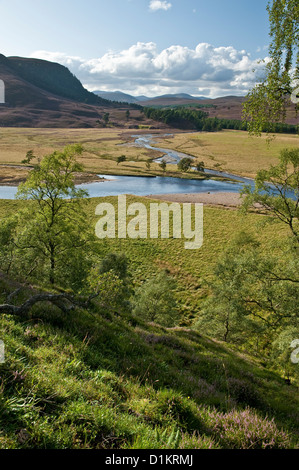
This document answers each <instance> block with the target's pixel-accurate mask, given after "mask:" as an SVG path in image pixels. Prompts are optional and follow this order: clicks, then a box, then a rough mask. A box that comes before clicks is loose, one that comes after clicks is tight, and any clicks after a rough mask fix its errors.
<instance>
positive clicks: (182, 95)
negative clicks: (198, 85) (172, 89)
mask: <svg viewBox="0 0 299 470" xmlns="http://www.w3.org/2000/svg"><path fill="white" fill-rule="evenodd" d="M161 98H162V99H163V98H180V99H185V100H192V101H194V100H208V99H209V98H206V97H205V96H192V95H188V93H174V94H168V95H161V96H156V97H155V98H151V99H161Z"/></svg>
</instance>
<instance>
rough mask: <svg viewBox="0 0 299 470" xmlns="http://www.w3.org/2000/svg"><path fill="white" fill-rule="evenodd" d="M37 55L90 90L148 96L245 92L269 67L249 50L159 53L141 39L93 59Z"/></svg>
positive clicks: (210, 48)
mask: <svg viewBox="0 0 299 470" xmlns="http://www.w3.org/2000/svg"><path fill="white" fill-rule="evenodd" d="M32 57H36V58H40V59H45V60H50V61H53V62H59V63H60V64H63V65H65V66H67V67H68V68H69V69H70V70H71V72H72V73H74V74H75V75H76V76H77V77H78V78H79V79H80V80H81V82H82V83H83V84H84V86H85V87H86V88H88V89H89V90H106V91H114V90H121V91H123V92H126V93H130V94H133V95H141V94H145V95H148V96H155V95H159V94H165V93H178V92H185V93H190V94H193V95H202V94H204V95H205V96H208V97H211V98H214V97H217V96H224V95H227V94H234V95H239V96H240V95H245V94H246V93H247V91H248V89H249V88H251V87H252V86H253V84H254V82H255V81H256V77H257V76H261V74H262V73H263V69H264V64H263V63H259V62H258V61H257V60H252V59H251V57H250V54H249V53H247V52H246V51H244V50H242V51H238V50H237V49H235V48H234V47H232V46H229V47H214V46H212V45H211V44H207V43H200V44H198V45H197V46H196V47H195V48H194V49H192V48H188V47H183V46H180V45H173V46H170V47H168V48H166V49H164V50H162V51H159V50H158V48H157V45H156V44H155V43H153V42H148V43H143V42H138V43H137V44H134V45H132V46H131V47H129V48H128V49H124V50H122V51H120V52H114V51H109V52H107V53H106V54H104V55H103V56H102V57H99V58H94V59H89V60H86V59H83V58H80V57H75V56H68V55H67V54H64V53H61V52H47V51H36V52H34V54H32ZM253 69H255V72H253Z"/></svg>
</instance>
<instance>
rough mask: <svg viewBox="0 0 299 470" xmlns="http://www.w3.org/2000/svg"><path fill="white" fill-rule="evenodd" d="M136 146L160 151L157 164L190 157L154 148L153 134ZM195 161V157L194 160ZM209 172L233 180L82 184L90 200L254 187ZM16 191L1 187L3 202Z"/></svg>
mask: <svg viewBox="0 0 299 470" xmlns="http://www.w3.org/2000/svg"><path fill="white" fill-rule="evenodd" d="M133 137H134V138H135V142H134V144H133V145H136V146H138V147H144V148H147V149H151V150H158V151H159V152H162V153H163V156H162V157H160V158H158V159H157V160H156V161H157V162H159V161H161V159H165V160H166V161H167V163H170V164H171V163H173V164H175V163H177V162H178V161H179V160H180V159H181V158H183V157H186V156H188V157H190V155H186V154H184V153H179V152H175V151H174V150H170V149H164V148H160V147H155V146H154V145H155V141H154V137H153V136H152V135H138V136H133ZM191 158H192V157H191ZM205 171H206V173H209V174H210V175H215V176H224V177H227V178H230V180H227V181H218V180H213V179H210V178H207V179H202V180H195V179H194V180H192V179H182V178H172V177H167V176H156V177H152V176H151V177H150V176H113V175H99V176H103V177H104V178H106V181H101V182H94V183H86V184H81V185H79V187H80V188H84V189H86V190H87V191H88V193H89V197H101V196H118V195H119V194H135V195H137V196H147V195H154V194H175V193H198V192H239V190H240V189H241V188H242V186H243V185H244V183H246V184H250V185H253V180H250V179H248V178H242V177H239V176H236V175H231V174H229V173H223V172H218V171H214V170H205ZM16 192H17V188H16V187H14V186H0V199H14V198H15V195H16Z"/></svg>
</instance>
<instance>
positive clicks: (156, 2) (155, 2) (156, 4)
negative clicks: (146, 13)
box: [149, 0, 172, 11]
mask: <svg viewBox="0 0 299 470" xmlns="http://www.w3.org/2000/svg"><path fill="white" fill-rule="evenodd" d="M171 7H172V4H171V3H169V2H166V1H160V0H151V1H150V4H149V9H150V10H151V11H157V10H165V11H166V10H169V9H170V8H171Z"/></svg>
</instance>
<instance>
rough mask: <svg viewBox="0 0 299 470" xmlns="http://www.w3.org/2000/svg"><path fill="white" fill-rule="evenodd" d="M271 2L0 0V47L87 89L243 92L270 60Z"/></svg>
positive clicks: (147, 92)
mask: <svg viewBox="0 0 299 470" xmlns="http://www.w3.org/2000/svg"><path fill="white" fill-rule="evenodd" d="M267 3H268V0H84V1H82V0H51V1H48V0H0V53H2V54H4V55H6V56H21V57H34V58H40V59H46V60H51V61H54V62H59V63H60V64H63V65H65V66H67V67H68V68H69V69H70V71H71V72H72V73H73V74H74V75H76V76H77V77H78V78H79V79H80V80H81V82H82V83H83V85H84V86H85V87H86V88H88V89H89V90H91V91H95V90H104V91H115V90H120V91H123V92H125V93H129V94H131V95H134V96H138V95H147V96H156V95H162V94H166V93H189V94H192V95H194V96H206V97H210V98H215V97H218V96H227V95H236V96H243V95H245V94H246V93H247V91H248V90H249V89H250V88H251V87H252V86H253V84H254V83H255V81H256V80H257V78H258V77H261V76H262V74H263V67H264V65H263V63H260V60H261V59H265V60H267V52H268V45H269V23H268V13H267V11H266V6H267Z"/></svg>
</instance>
